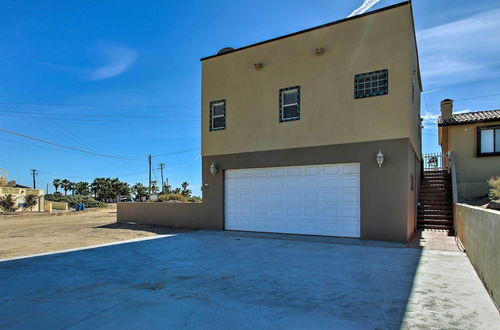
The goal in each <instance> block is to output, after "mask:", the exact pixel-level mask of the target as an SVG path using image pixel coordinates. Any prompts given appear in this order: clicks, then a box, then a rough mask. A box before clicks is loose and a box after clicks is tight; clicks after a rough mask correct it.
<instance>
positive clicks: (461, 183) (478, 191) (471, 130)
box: [440, 121, 500, 198]
mask: <svg viewBox="0 0 500 330" xmlns="http://www.w3.org/2000/svg"><path fill="white" fill-rule="evenodd" d="M497 124H500V121H498V122H490V123H482V124H470V125H456V126H445V127H440V130H441V134H442V135H443V137H445V136H446V137H447V139H446V138H444V139H443V140H442V141H443V142H445V141H446V144H444V143H443V144H442V146H443V151H444V152H446V151H448V150H451V151H453V152H454V153H455V160H456V171H457V188H458V196H459V197H461V198H475V197H480V196H484V195H486V194H488V190H489V187H488V184H487V182H486V180H488V179H489V178H490V177H492V176H500V156H487V157H477V127H478V126H489V125H497ZM446 147H447V149H446Z"/></svg>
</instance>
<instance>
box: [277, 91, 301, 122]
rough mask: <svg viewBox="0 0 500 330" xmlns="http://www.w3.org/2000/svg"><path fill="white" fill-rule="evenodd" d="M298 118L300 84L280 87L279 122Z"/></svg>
mask: <svg viewBox="0 0 500 330" xmlns="http://www.w3.org/2000/svg"><path fill="white" fill-rule="evenodd" d="M299 119H300V86H295V87H288V88H282V89H280V122H283V121H291V120H299Z"/></svg>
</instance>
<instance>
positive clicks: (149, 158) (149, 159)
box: [148, 155, 151, 199]
mask: <svg viewBox="0 0 500 330" xmlns="http://www.w3.org/2000/svg"><path fill="white" fill-rule="evenodd" d="M148 163H149V190H148V191H149V194H148V199H150V198H151V155H149V156H148Z"/></svg>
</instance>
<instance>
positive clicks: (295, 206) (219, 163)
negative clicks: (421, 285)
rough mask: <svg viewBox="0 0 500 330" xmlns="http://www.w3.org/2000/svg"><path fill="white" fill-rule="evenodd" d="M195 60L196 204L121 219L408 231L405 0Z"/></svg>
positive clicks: (127, 213) (413, 157)
mask: <svg viewBox="0 0 500 330" xmlns="http://www.w3.org/2000/svg"><path fill="white" fill-rule="evenodd" d="M201 62H202V111H201V118H202V127H201V131H202V180H203V203H201V204H193V205H187V204H184V205H181V204H170V205H165V204H164V205H162V203H149V204H148V205H140V204H141V203H135V205H121V206H120V205H119V207H118V219H119V221H140V219H142V218H145V217H146V214H147V217H148V220H147V222H149V223H156V224H167V225H178V226H189V227H197V228H207V229H219V230H238V231H255V232H273V233H292V234H308V235H326V236H344V237H355V238H361V239H374V240H388V241H399V242H406V241H408V240H409V239H410V238H411V236H412V235H413V233H414V231H415V228H416V215H417V214H416V206H417V196H418V187H419V180H420V158H421V139H420V126H421V123H420V115H419V109H420V92H421V82H420V73H419V65H418V54H417V46H416V41H415V30H414V24H413V17H412V8H411V3H410V2H403V3H400V4H397V5H393V6H390V7H386V8H383V9H380V10H377V11H373V12H370V13H367V14H363V15H359V16H355V17H351V18H346V19H343V20H340V21H336V22H332V23H329V24H325V25H321V26H317V27H314V28H311V29H307V30H304V31H299V32H296V33H292V34H289V35H285V36H281V37H278V38H275V39H271V40H267V41H263V42H260V43H257V44H253V45H249V46H246V47H241V48H238V49H232V48H224V49H222V50H221V51H219V53H217V54H216V55H213V56H208V57H205V58H203V59H201ZM132 219H133V220H132ZM144 222H146V220H144Z"/></svg>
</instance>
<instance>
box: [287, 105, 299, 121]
mask: <svg viewBox="0 0 500 330" xmlns="http://www.w3.org/2000/svg"><path fill="white" fill-rule="evenodd" d="M298 116H299V106H298V105H290V106H286V107H283V119H290V118H296V117H298Z"/></svg>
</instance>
